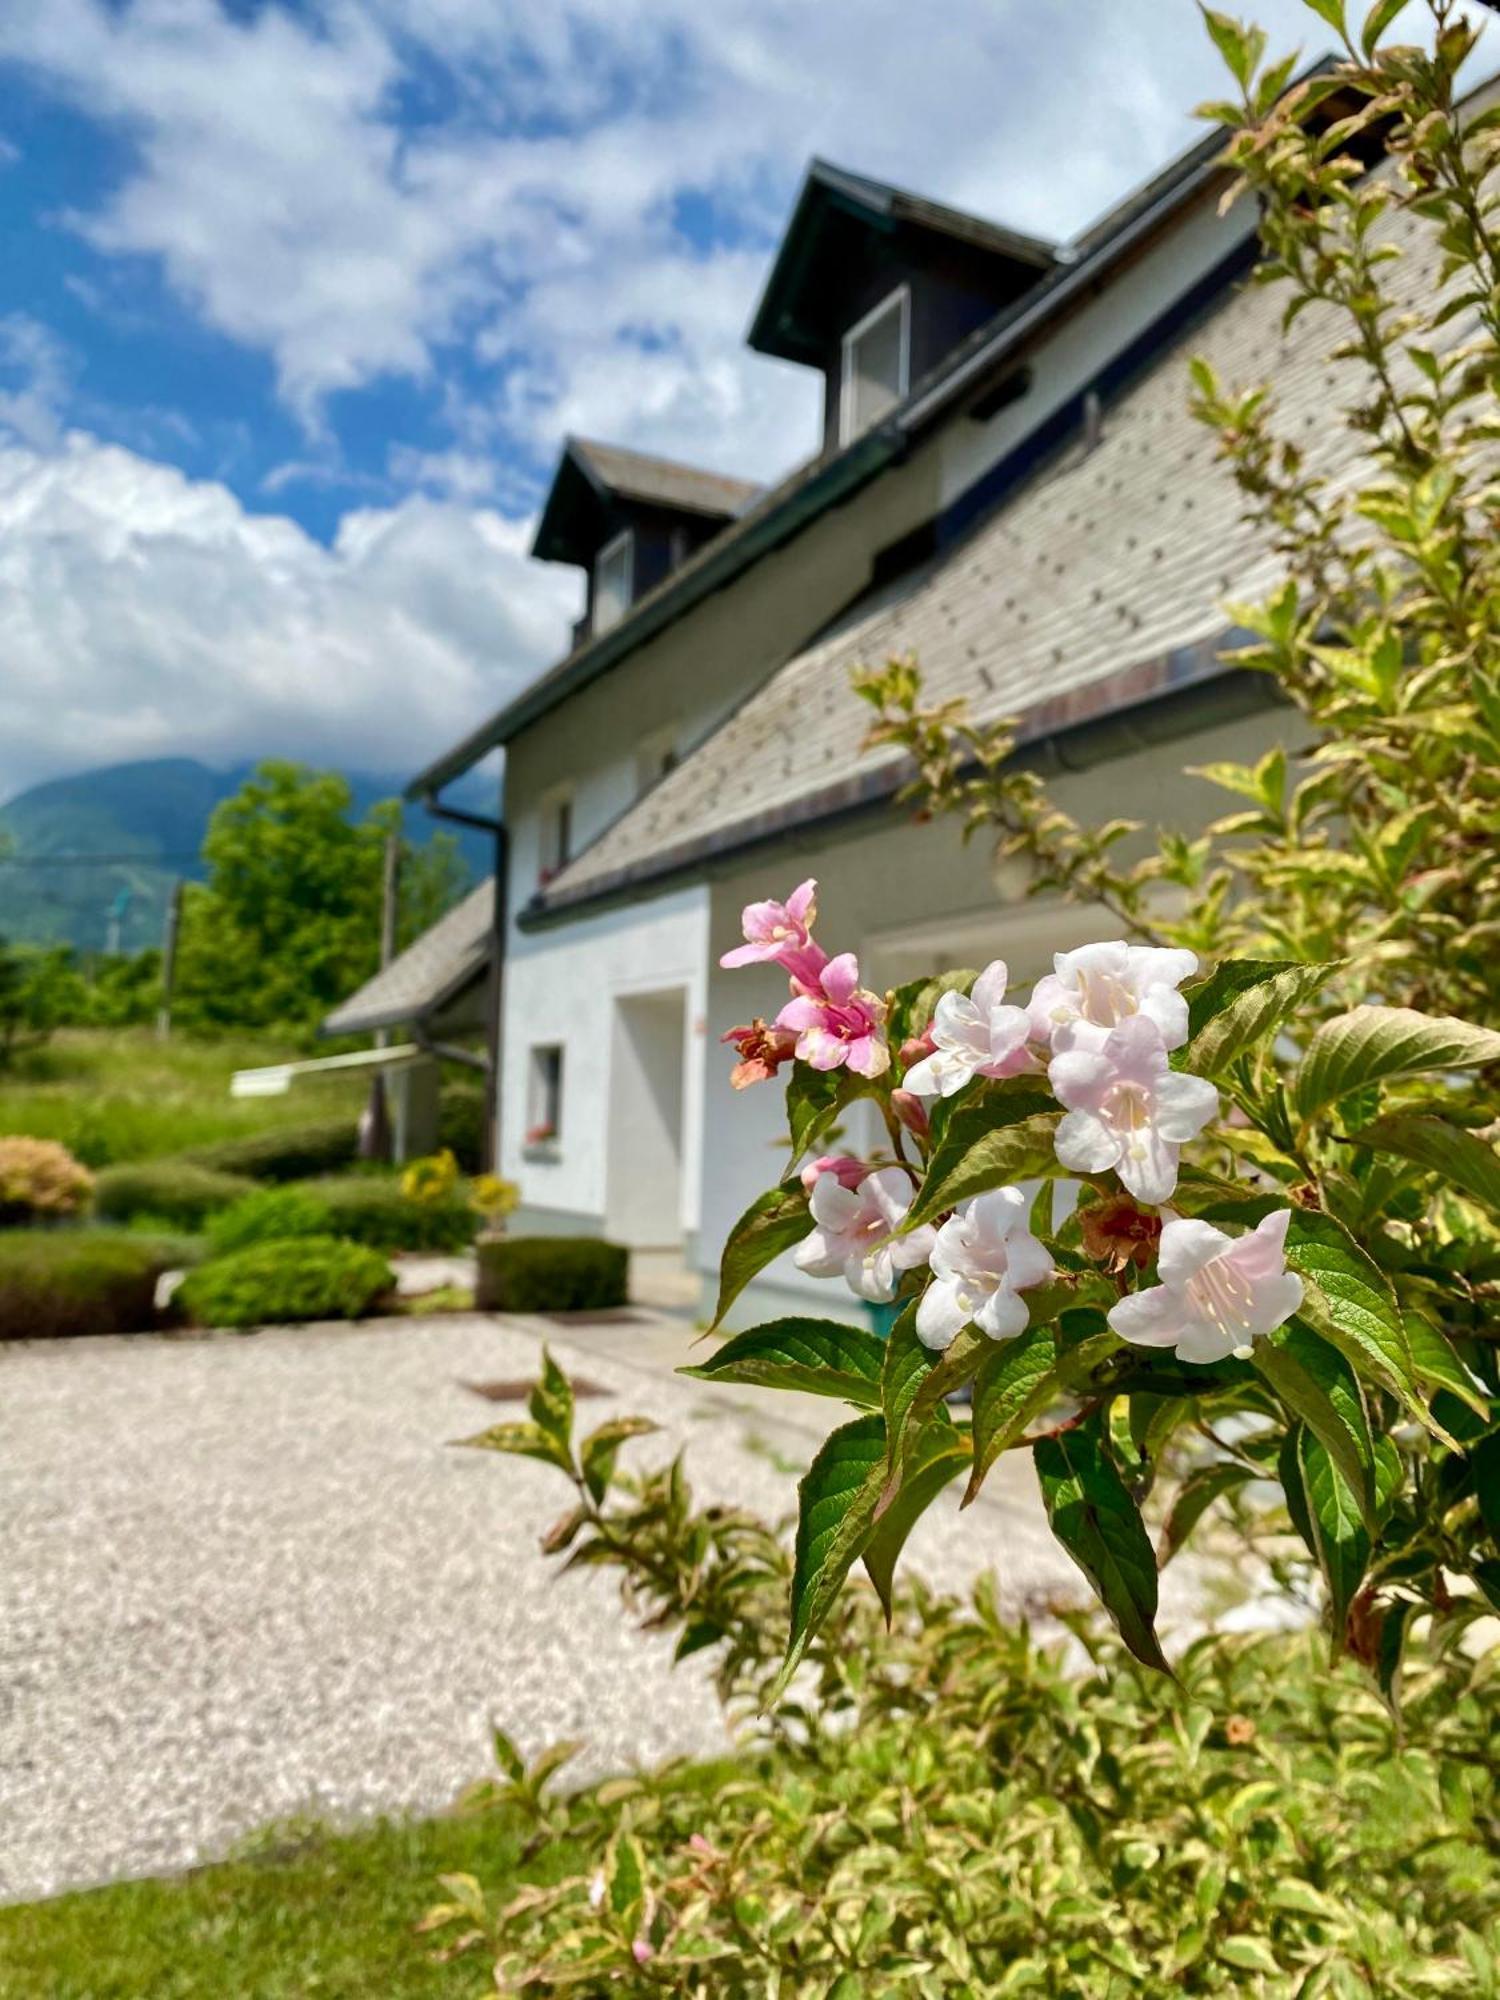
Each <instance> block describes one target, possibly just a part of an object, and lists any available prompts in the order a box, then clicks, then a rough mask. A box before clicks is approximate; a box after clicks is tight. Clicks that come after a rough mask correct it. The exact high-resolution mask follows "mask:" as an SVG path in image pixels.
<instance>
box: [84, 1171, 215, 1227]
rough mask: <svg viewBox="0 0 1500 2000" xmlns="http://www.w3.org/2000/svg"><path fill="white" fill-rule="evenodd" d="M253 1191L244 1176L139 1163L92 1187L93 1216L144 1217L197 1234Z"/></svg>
mask: <svg viewBox="0 0 1500 2000" xmlns="http://www.w3.org/2000/svg"><path fill="white" fill-rule="evenodd" d="M254 1187H255V1183H254V1181H251V1180H247V1179H246V1178H245V1177H244V1176H243V1175H242V1174H230V1173H220V1172H219V1171H217V1170H216V1169H215V1168H213V1167H205V1166H200V1165H198V1164H197V1163H196V1162H195V1161H193V1160H141V1161H139V1162H138V1163H137V1164H135V1165H134V1166H123V1167H106V1168H105V1169H104V1171H103V1172H102V1173H101V1174H100V1175H99V1177H98V1180H97V1181H96V1182H95V1186H94V1211H95V1213H96V1214H97V1215H100V1216H102V1217H103V1218H104V1219H105V1220H106V1221H109V1222H132V1221H134V1220H136V1219H137V1218H138V1217H141V1216H145V1217H148V1218H149V1219H150V1220H152V1221H156V1222H164V1223H166V1224H168V1225H169V1226H170V1227H171V1228H173V1229H201V1228H202V1227H203V1225H204V1224H205V1223H206V1222H207V1220H208V1218H209V1217H210V1216H211V1215H217V1214H218V1212H219V1211H220V1209H225V1208H228V1207H229V1205H230V1203H231V1202H236V1201H239V1200H240V1199H241V1198H242V1197H243V1196H244V1195H247V1194H249V1193H251V1192H252V1191H253V1189H254Z"/></svg>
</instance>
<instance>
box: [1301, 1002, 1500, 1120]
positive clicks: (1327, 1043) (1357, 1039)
mask: <svg viewBox="0 0 1500 2000" xmlns="http://www.w3.org/2000/svg"><path fill="white" fill-rule="evenodd" d="M1493 1062H1500V1034H1497V1033H1496V1031H1495V1030H1494V1029H1493V1028H1479V1027H1475V1026H1474V1025H1473V1024H1472V1023H1471V1022H1468V1021H1459V1020H1456V1019H1455V1018H1454V1017H1453V1016H1451V1015H1446V1014H1419V1013H1418V1012H1417V1011H1416V1010H1415V1008H1412V1007H1355V1008H1352V1009H1351V1010H1350V1012H1349V1013H1347V1014H1340V1015H1338V1016H1337V1017H1336V1018H1335V1019H1334V1020H1332V1021H1325V1022H1324V1024H1323V1026H1322V1027H1321V1028H1319V1030H1318V1032H1317V1033H1316V1034H1315V1035H1314V1036H1313V1038H1312V1040H1311V1041H1310V1042H1309V1043H1308V1045H1307V1052H1306V1054H1305V1055H1304V1056H1303V1058H1302V1061H1301V1063H1300V1064H1299V1065H1298V1067H1297V1071H1296V1074H1295V1075H1294V1076H1293V1078H1292V1095H1293V1101H1294V1103H1295V1104H1296V1107H1297V1112H1298V1115H1299V1116H1300V1117H1301V1118H1302V1119H1303V1120H1304V1121H1305V1120H1307V1119H1309V1118H1311V1117H1312V1116H1313V1115H1314V1113H1316V1112H1318V1111H1321V1110H1322V1109H1323V1107H1324V1106H1325V1105H1327V1104H1334V1103H1336V1102H1337V1101H1338V1099H1339V1098H1341V1097H1347V1096H1348V1095H1349V1093H1350V1092H1351V1091H1354V1090H1362V1089H1363V1088H1364V1087H1365V1086H1366V1085H1367V1084H1372V1083H1383V1082H1385V1081H1386V1080H1387V1079H1388V1078H1390V1077H1394V1076H1416V1075H1419V1074H1421V1073H1422V1072H1424V1071H1428V1070H1453V1069H1472V1068H1474V1067H1476V1066H1477V1065H1479V1064H1482V1063H1493Z"/></svg>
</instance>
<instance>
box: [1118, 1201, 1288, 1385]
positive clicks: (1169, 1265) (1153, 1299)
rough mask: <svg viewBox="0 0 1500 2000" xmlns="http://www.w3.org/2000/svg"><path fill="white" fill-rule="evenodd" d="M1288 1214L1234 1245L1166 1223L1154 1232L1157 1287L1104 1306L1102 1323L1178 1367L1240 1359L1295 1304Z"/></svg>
mask: <svg viewBox="0 0 1500 2000" xmlns="http://www.w3.org/2000/svg"><path fill="white" fill-rule="evenodd" d="M1291 1219H1292V1212H1291V1210H1290V1209H1289V1208H1281V1209H1277V1211H1276V1212H1275V1214H1274V1215H1268V1216H1266V1217H1264V1218H1263V1220H1262V1221H1260V1222H1258V1223H1257V1224H1256V1225H1255V1227H1254V1229H1252V1230H1250V1231H1249V1232H1248V1233H1247V1234H1245V1235H1244V1236H1240V1237H1231V1236H1226V1235H1225V1234H1224V1231H1223V1230H1222V1229H1215V1228H1214V1227H1213V1226H1212V1224H1211V1223H1207V1222H1191V1221H1184V1220H1182V1219H1181V1218H1180V1217H1176V1216H1174V1217H1173V1218H1172V1220H1171V1221H1170V1222H1168V1223H1167V1224H1166V1225H1165V1227H1164V1228H1163V1229H1162V1232H1161V1249H1160V1250H1159V1252H1158V1253H1157V1259H1156V1273H1157V1276H1158V1277H1159V1278H1160V1279H1161V1283H1160V1284H1159V1285H1152V1286H1151V1287H1150V1288H1149V1289H1148V1290H1146V1291H1143V1292H1132V1293H1131V1294H1130V1295H1129V1296H1128V1297H1126V1298H1123V1299H1121V1300H1120V1301H1119V1303H1118V1304H1117V1305H1114V1306H1111V1307H1110V1311H1109V1323H1110V1325H1111V1326H1112V1327H1113V1328H1114V1330H1115V1332H1116V1333H1117V1334H1119V1336H1120V1338H1121V1339H1122V1340H1129V1341H1133V1342H1134V1343H1135V1345H1136V1346H1137V1347H1171V1348H1175V1350H1176V1353H1177V1358H1178V1360H1179V1361H1197V1362H1209V1361H1222V1360H1223V1359H1224V1357H1225V1356H1226V1355H1227V1354H1237V1355H1240V1356H1242V1357H1245V1356H1248V1355H1249V1353H1250V1349H1251V1346H1252V1344H1253V1343H1254V1342H1255V1341H1256V1340H1258V1339H1261V1338H1263V1337H1264V1336H1265V1335H1266V1334H1268V1333H1274V1332H1275V1331H1276V1329H1277V1327H1278V1326H1284V1325H1285V1323H1286V1322H1287V1320H1289V1319H1290V1318H1291V1316H1292V1314H1293V1313H1294V1312H1296V1310H1297V1308H1298V1307H1299V1306H1300V1305H1301V1304H1302V1280H1301V1279H1300V1278H1299V1277H1298V1276H1297V1275H1296V1273H1295V1272H1293V1271H1288V1269H1287V1268H1286V1231H1287V1224H1288V1223H1289V1222H1290V1221H1291Z"/></svg>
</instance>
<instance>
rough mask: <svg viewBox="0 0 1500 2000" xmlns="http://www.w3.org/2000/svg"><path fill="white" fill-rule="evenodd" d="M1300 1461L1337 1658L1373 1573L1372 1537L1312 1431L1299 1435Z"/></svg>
mask: <svg viewBox="0 0 1500 2000" xmlns="http://www.w3.org/2000/svg"><path fill="white" fill-rule="evenodd" d="M1297 1460H1298V1464H1299V1466H1300V1468H1301V1472H1302V1490H1303V1493H1304V1494H1305V1495H1306V1500H1307V1513H1308V1519H1309V1521H1310V1522H1311V1524H1312V1545H1313V1553H1314V1555H1315V1556H1316V1557H1317V1559H1318V1567H1319V1569H1321V1570H1322V1572H1323V1581H1324V1582H1325V1583H1326V1584H1327V1586H1328V1616H1329V1622H1330V1624H1331V1625H1332V1628H1333V1645H1334V1653H1335V1655H1337V1654H1339V1653H1341V1652H1342V1651H1343V1650H1344V1635H1345V1630H1346V1627H1347V1626H1348V1623H1349V1606H1350V1605H1351V1604H1352V1603H1353V1602H1354V1597H1355V1593H1356V1592H1357V1591H1358V1589H1359V1587H1360V1585H1361V1584H1362V1583H1363V1582H1364V1580H1365V1571H1366V1569H1367V1568H1368V1567H1369V1561H1370V1537H1369V1534H1368V1532H1367V1530H1366V1528H1365V1525H1364V1521H1363V1519H1362V1518H1361V1509H1360V1504H1359V1497H1358V1494H1357V1492H1356V1490H1355V1488H1354V1487H1352V1486H1351V1485H1350V1483H1349V1481H1348V1480H1347V1479H1346V1478H1345V1477H1344V1474H1343V1472H1342V1471H1341V1469H1340V1468H1339V1467H1338V1466H1337V1465H1336V1464H1335V1463H1334V1461H1333V1458H1332V1456H1331V1455H1330V1454H1329V1452H1328V1451H1327V1450H1326V1449H1325V1448H1324V1446H1323V1443H1322V1441H1321V1440H1320V1439H1319V1438H1316V1437H1314V1435H1313V1434H1312V1432H1311V1431H1310V1430H1309V1429H1308V1428H1307V1426H1306V1425H1302V1426H1301V1427H1300V1428H1299V1431H1298V1437H1297Z"/></svg>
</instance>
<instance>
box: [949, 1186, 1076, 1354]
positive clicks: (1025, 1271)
mask: <svg viewBox="0 0 1500 2000" xmlns="http://www.w3.org/2000/svg"><path fill="white" fill-rule="evenodd" d="M1026 1210H1027V1201H1026V1197H1025V1195H1024V1194H1022V1192H1021V1190H1020V1189H1019V1188H1014V1187H1003V1188H996V1189H995V1190H994V1192H993V1193H991V1194H976V1195H975V1196H974V1197H973V1198H972V1199H971V1200H969V1201H966V1202H961V1203H960V1204H959V1206H958V1208H956V1209H955V1210H954V1212H953V1214H952V1215H951V1216H949V1218H948V1220H947V1221H946V1222H945V1223H944V1224H943V1226H942V1228H941V1229H940V1230H939V1231H938V1233H937V1242H936V1243H935V1244H934V1245H933V1246H932V1256H931V1262H932V1283H931V1284H930V1285H929V1286H928V1287H927V1289H926V1291H925V1292H924V1293H923V1294H922V1299H921V1303H920V1304H919V1305H918V1307H917V1338H918V1339H919V1340H920V1341H921V1342H922V1344H923V1346H924V1347H936V1348H943V1347H947V1346H949V1345H950V1344H951V1343H952V1340H953V1337H954V1335H955V1334H956V1333H957V1332H958V1331H959V1330H960V1328H962V1327H965V1326H967V1325H968V1324H969V1322H970V1321H971V1320H972V1321H973V1323H974V1325H975V1326H977V1327H978V1328H979V1330H980V1332H981V1333H987V1334H988V1335H989V1336H990V1338H991V1340H1013V1339H1014V1338H1015V1336H1016V1335H1017V1334H1018V1333H1024V1332H1025V1331H1026V1318H1027V1314H1026V1301H1025V1300H1024V1299H1023V1298H1019V1297H1018V1296H1017V1294H1018V1293H1019V1292H1021V1291H1024V1290H1025V1289H1026V1287H1027V1286H1028V1285H1040V1284H1041V1283H1043V1281H1044V1280H1045V1279H1047V1278H1050V1277H1051V1275H1052V1268H1053V1267H1052V1259H1051V1258H1050V1257H1049V1256H1048V1255H1047V1252H1046V1250H1045V1249H1044V1248H1043V1247H1042V1245H1041V1244H1040V1243H1038V1241H1037V1240H1036V1238H1035V1237H1034V1236H1033V1235H1032V1234H1031V1231H1030V1230H1029V1229H1028V1228H1027V1227H1026Z"/></svg>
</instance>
